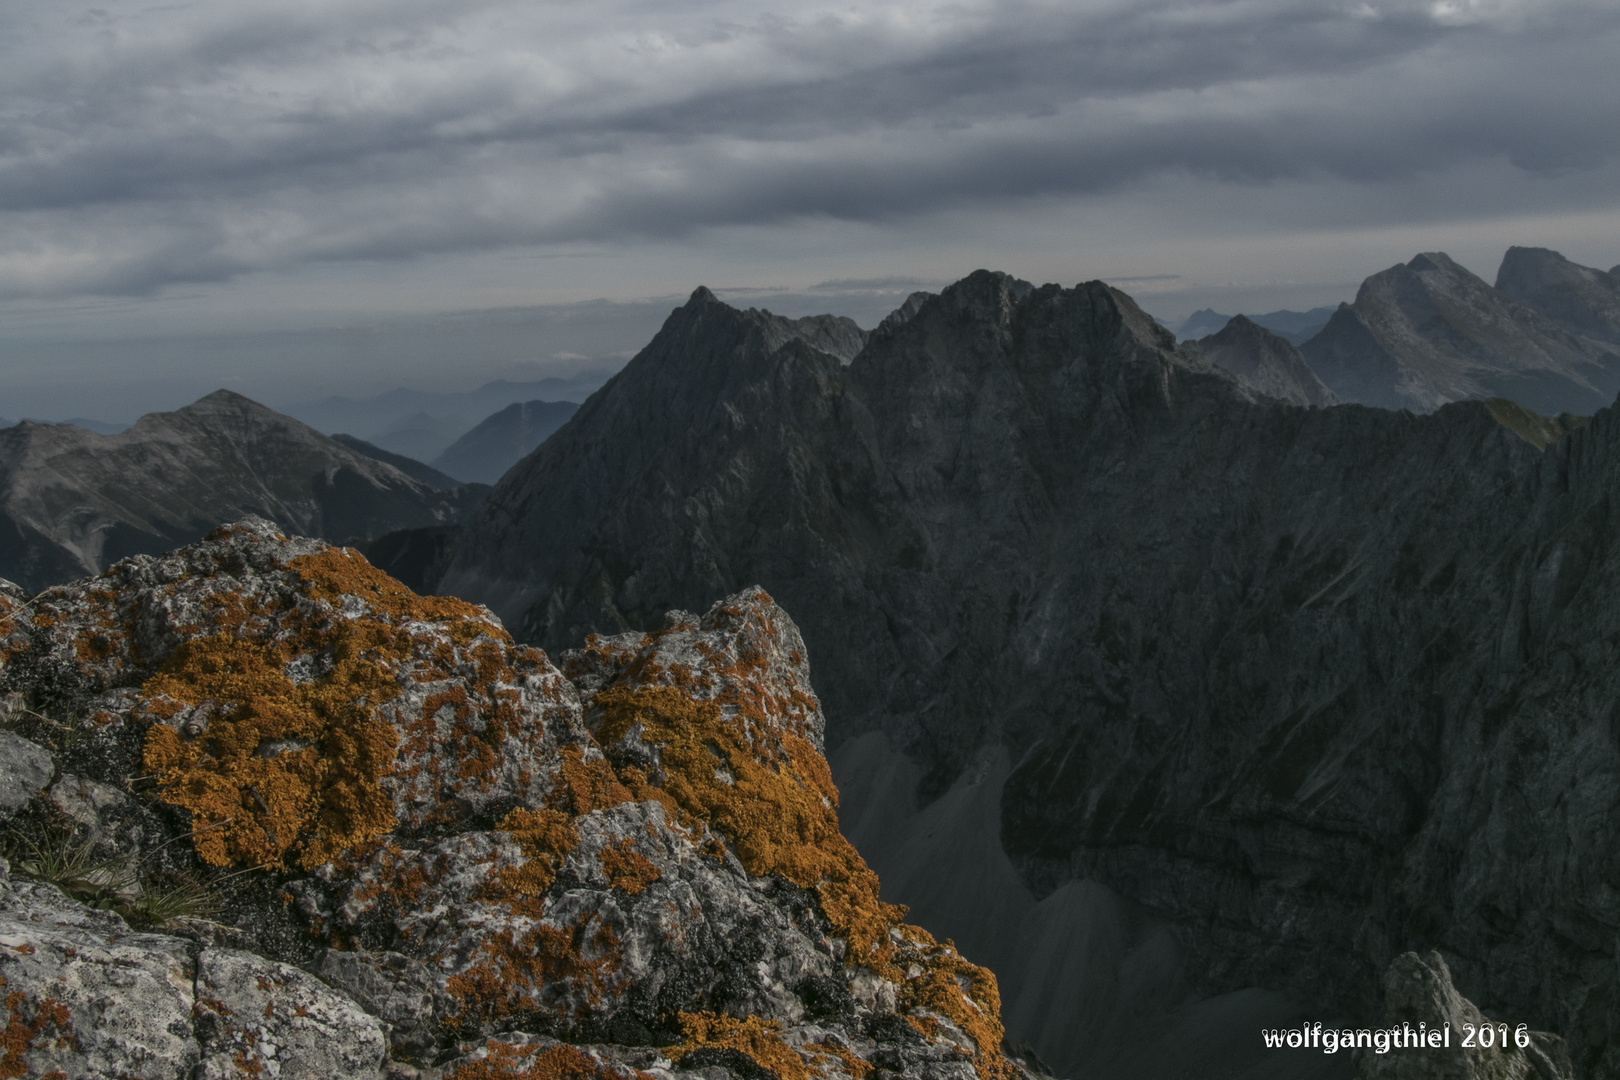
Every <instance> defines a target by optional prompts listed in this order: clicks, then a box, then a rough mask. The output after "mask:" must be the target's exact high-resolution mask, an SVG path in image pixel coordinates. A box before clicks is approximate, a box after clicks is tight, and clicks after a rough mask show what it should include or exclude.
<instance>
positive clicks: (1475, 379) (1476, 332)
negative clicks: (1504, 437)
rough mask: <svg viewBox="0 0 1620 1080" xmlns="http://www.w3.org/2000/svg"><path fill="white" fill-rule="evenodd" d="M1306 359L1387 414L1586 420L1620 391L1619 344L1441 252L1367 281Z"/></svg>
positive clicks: (1348, 395) (1338, 387)
mask: <svg viewBox="0 0 1620 1080" xmlns="http://www.w3.org/2000/svg"><path fill="white" fill-rule="evenodd" d="M1510 277H1511V275H1510ZM1301 352H1303V353H1304V355H1305V359H1306V361H1307V362H1308V363H1309V364H1310V366H1311V370H1312V371H1314V372H1316V374H1317V376H1318V377H1320V378H1321V380H1322V381H1323V382H1324V383H1326V384H1327V385H1328V387H1329V388H1330V389H1331V390H1332V391H1333V392H1334V393H1335V394H1337V395H1338V396H1339V398H1340V400H1342V401H1353V402H1359V403H1361V404H1364V405H1376V406H1379V407H1380V408H1386V409H1411V410H1413V411H1414V412H1430V411H1432V410H1434V409H1437V408H1439V407H1440V406H1441V405H1444V404H1446V403H1447V402H1450V401H1464V400H1469V399H1474V398H1491V397H1504V398H1508V399H1510V400H1512V401H1514V402H1517V403H1518V404H1519V405H1521V406H1523V407H1524V408H1527V409H1530V410H1531V411H1533V412H1538V413H1542V414H1545V415H1548V416H1555V415H1557V414H1559V413H1565V412H1568V413H1576V414H1579V415H1583V416H1587V415H1591V414H1592V413H1593V412H1596V411H1597V410H1598V409H1601V408H1604V407H1605V406H1607V405H1609V404H1610V403H1611V402H1613V401H1614V398H1615V394H1616V392H1617V391H1620V347H1616V346H1615V345H1613V344H1606V343H1602V342H1598V341H1594V340H1593V339H1591V338H1586V337H1582V336H1580V335H1578V334H1576V333H1572V332H1571V331H1570V330H1568V329H1565V327H1564V326H1563V325H1561V324H1560V323H1558V322H1556V321H1554V320H1553V319H1551V318H1548V317H1547V316H1545V315H1542V314H1540V313H1539V312H1537V311H1536V310H1535V309H1534V308H1532V307H1526V306H1525V305H1523V304H1521V303H1518V302H1516V301H1514V300H1513V299H1510V298H1509V296H1508V295H1507V294H1505V293H1503V292H1500V291H1498V290H1496V289H1493V288H1491V286H1489V285H1488V284H1486V283H1485V282H1484V281H1482V280H1480V279H1479V278H1478V277H1475V276H1474V275H1473V274H1471V273H1469V272H1468V271H1467V270H1465V269H1463V268H1462V267H1461V266H1459V265H1457V264H1456V263H1455V262H1453V261H1452V260H1451V258H1450V257H1448V256H1447V255H1445V254H1444V253H1442V252H1429V253H1427V254H1423V255H1419V256H1417V257H1416V258H1414V259H1413V260H1412V261H1411V262H1409V263H1406V264H1405V265H1397V266H1392V267H1390V268H1389V269H1388V270H1385V271H1383V272H1382V273H1379V274H1374V275H1373V276H1372V277H1370V278H1368V279H1367V280H1366V281H1364V282H1362V285H1361V290H1360V292H1359V293H1357V295H1356V301H1355V303H1354V304H1341V305H1340V306H1339V310H1338V311H1336V312H1334V314H1333V317H1332V318H1331V319H1329V320H1328V323H1327V325H1326V326H1325V327H1323V329H1322V331H1321V332H1320V333H1318V334H1317V335H1316V336H1315V337H1313V338H1311V339H1310V340H1309V341H1307V342H1306V343H1305V344H1304V345H1302V346H1301Z"/></svg>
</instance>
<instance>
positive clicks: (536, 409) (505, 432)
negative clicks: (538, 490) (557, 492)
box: [433, 401, 579, 484]
mask: <svg viewBox="0 0 1620 1080" xmlns="http://www.w3.org/2000/svg"><path fill="white" fill-rule="evenodd" d="M578 409H579V406H578V405H576V404H574V403H573V402H572V401H522V402H517V403H514V404H512V405H508V406H507V407H506V408H504V409H502V410H501V411H500V412H498V413H495V414H493V415H491V416H488V417H485V418H484V419H483V420H481V421H480V422H479V424H478V426H477V427H475V428H473V429H472V430H471V431H469V432H467V434H465V435H463V436H462V437H461V438H459V439H457V440H456V441H455V442H453V443H451V444H450V448H449V449H448V450H446V451H445V452H444V453H442V454H440V455H439V456H438V457H436V458H434V459H433V465H434V467H435V469H443V470H444V471H445V472H447V473H449V474H450V475H452V476H455V477H457V478H458V479H460V480H461V481H463V482H472V483H479V484H493V483H494V482H495V481H497V480H499V479H500V478H501V474H502V473H504V472H506V470H507V469H510V468H511V467H512V466H513V465H515V464H516V463H517V461H518V459H519V458H521V457H523V456H524V455H526V454H527V453H529V451H531V450H533V449H534V448H535V447H537V446H539V445H540V444H541V443H543V442H545V441H546V438H547V437H548V436H549V435H550V434H551V433H552V432H553V431H556V430H557V429H558V428H560V427H562V426H563V424H564V423H566V422H567V421H568V418H569V417H570V416H573V415H574V413H575V411H577V410H578Z"/></svg>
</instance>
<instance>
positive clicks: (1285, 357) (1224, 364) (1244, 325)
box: [1186, 315, 1339, 407]
mask: <svg viewBox="0 0 1620 1080" xmlns="http://www.w3.org/2000/svg"><path fill="white" fill-rule="evenodd" d="M1186 344H1187V348H1189V349H1190V350H1192V351H1193V352H1195V353H1197V354H1198V355H1199V356H1200V357H1202V358H1203V359H1204V360H1205V361H1207V362H1208V363H1211V364H1214V365H1215V366H1216V367H1220V368H1225V369H1226V370H1227V371H1230V372H1231V373H1232V374H1233V375H1236V376H1237V380H1238V382H1239V383H1241V384H1243V385H1244V386H1245V387H1247V388H1248V389H1249V390H1251V391H1253V392H1254V393H1256V394H1260V395H1262V396H1264V397H1269V398H1276V399H1277V400H1278V401H1286V402H1288V403H1289V404H1290V405H1315V406H1318V407H1321V406H1326V405H1337V404H1338V403H1339V399H1338V398H1337V397H1335V396H1334V394H1333V391H1331V390H1329V389H1328V388H1327V387H1326V386H1325V385H1323V383H1322V380H1321V379H1318V378H1317V377H1316V374H1315V373H1314V372H1313V371H1311V369H1310V367H1309V366H1308V365H1307V364H1306V363H1305V358H1304V357H1303V356H1301V355H1300V353H1299V350H1298V349H1296V348H1294V346H1293V345H1291V344H1290V343H1289V342H1287V341H1285V340H1283V339H1282V338H1280V337H1278V336H1277V335H1276V334H1274V333H1272V332H1271V331H1269V330H1267V329H1266V328H1265V327H1263V326H1259V325H1257V324H1255V323H1253V322H1250V321H1249V320H1248V319H1247V318H1246V317H1244V316H1242V315H1237V316H1234V317H1233V318H1232V319H1231V320H1230V321H1229V322H1227V324H1226V326H1225V327H1224V328H1222V330H1221V331H1220V333H1218V334H1211V335H1210V336H1209V337H1205V338H1200V339H1199V340H1197V341H1192V342H1188V343H1186Z"/></svg>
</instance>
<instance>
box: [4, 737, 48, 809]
mask: <svg viewBox="0 0 1620 1080" xmlns="http://www.w3.org/2000/svg"><path fill="white" fill-rule="evenodd" d="M53 769H54V766H53V765H52V763H51V755H50V754H48V753H46V752H45V751H44V750H43V749H41V748H40V747H38V746H35V745H34V744H33V743H31V742H29V741H28V740H27V739H24V738H22V737H20V736H18V735H16V734H15V733H13V732H10V731H6V730H5V729H3V728H0V821H4V820H5V819H7V818H9V817H11V816H12V815H13V814H15V813H16V812H17V811H18V810H21V809H22V808H23V807H24V806H25V805H27V803H28V800H29V799H32V798H33V797H34V796H35V795H36V794H37V793H38V792H40V791H41V790H43V789H44V787H45V785H46V784H49V783H50V782H51V773H52V771H53Z"/></svg>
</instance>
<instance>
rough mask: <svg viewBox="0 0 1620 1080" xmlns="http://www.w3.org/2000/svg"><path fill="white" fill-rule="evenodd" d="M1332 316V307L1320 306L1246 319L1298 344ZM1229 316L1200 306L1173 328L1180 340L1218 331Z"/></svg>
mask: <svg viewBox="0 0 1620 1080" xmlns="http://www.w3.org/2000/svg"><path fill="white" fill-rule="evenodd" d="M1332 315H1333V308H1330V307H1319V308H1312V309H1311V310H1309V311H1286V310H1285V311H1268V312H1266V313H1265V314H1264V315H1249V316H1247V318H1248V320H1249V321H1250V322H1252V323H1254V324H1255V325H1257V326H1263V327H1265V328H1266V329H1267V330H1270V331H1271V332H1272V333H1273V334H1276V335H1277V336H1278V337H1280V338H1282V339H1283V340H1285V341H1287V342H1289V343H1291V344H1294V345H1298V344H1300V343H1301V342H1303V341H1305V340H1307V339H1309V338H1310V337H1312V336H1313V335H1315V334H1316V333H1317V332H1318V331H1319V330H1321V329H1322V327H1324V326H1326V325H1327V321H1328V319H1329V318H1330V317H1331V316H1332ZM1232 319H1233V316H1231V315H1222V314H1220V313H1219V312H1216V311H1214V310H1212V309H1211V308H1202V309H1200V310H1198V311H1195V312H1193V313H1192V314H1191V315H1189V316H1187V318H1186V319H1184V320H1183V321H1182V323H1181V325H1180V326H1179V327H1176V328H1175V331H1176V336H1177V337H1179V338H1181V339H1182V340H1183V341H1186V340H1189V339H1192V338H1201V337H1208V336H1209V335H1211V334H1216V333H1219V332H1220V331H1221V330H1222V329H1224V328H1225V327H1226V324H1227V323H1229V322H1231V321H1232Z"/></svg>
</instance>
